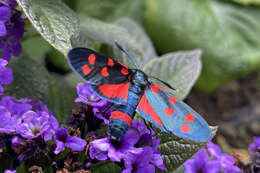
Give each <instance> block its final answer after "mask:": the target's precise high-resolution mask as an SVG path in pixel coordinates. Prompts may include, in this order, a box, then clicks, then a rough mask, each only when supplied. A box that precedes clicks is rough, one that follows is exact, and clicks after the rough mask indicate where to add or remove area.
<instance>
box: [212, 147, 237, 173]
mask: <svg viewBox="0 0 260 173" xmlns="http://www.w3.org/2000/svg"><path fill="white" fill-rule="evenodd" d="M207 148H208V152H209V154H210V156H211V157H212V158H213V159H217V160H218V161H219V162H220V164H221V167H222V168H223V169H224V170H225V171H226V172H227V173H229V172H230V173H233V172H234V173H239V172H241V171H240V169H239V168H238V167H237V166H234V164H235V162H236V160H235V159H234V158H233V157H232V156H230V155H228V154H226V153H222V151H221V148H220V147H219V146H218V145H217V144H214V143H213V142H209V143H208V144H207Z"/></svg>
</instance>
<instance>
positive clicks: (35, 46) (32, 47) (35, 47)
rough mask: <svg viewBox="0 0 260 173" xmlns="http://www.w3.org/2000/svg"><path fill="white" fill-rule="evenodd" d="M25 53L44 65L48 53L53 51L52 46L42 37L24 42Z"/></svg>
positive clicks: (35, 37)
mask: <svg viewBox="0 0 260 173" xmlns="http://www.w3.org/2000/svg"><path fill="white" fill-rule="evenodd" d="M22 48H23V52H25V53H26V54H27V55H29V56H30V57H31V58H32V59H33V60H35V61H37V62H39V63H44V59H45V56H46V54H47V52H49V51H50V50H51V45H50V44H49V43H48V42H46V41H45V40H44V39H43V38H42V37H41V36H40V35H38V36H34V37H29V38H28V39H26V40H24V41H23V42H22Z"/></svg>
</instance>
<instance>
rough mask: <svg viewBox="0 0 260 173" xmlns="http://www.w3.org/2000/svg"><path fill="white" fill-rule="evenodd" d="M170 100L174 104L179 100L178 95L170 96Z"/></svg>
mask: <svg viewBox="0 0 260 173" xmlns="http://www.w3.org/2000/svg"><path fill="white" fill-rule="evenodd" d="M169 101H170V102H171V103H172V104H175V103H176V102H177V101H178V99H177V98H176V97H170V98H169Z"/></svg>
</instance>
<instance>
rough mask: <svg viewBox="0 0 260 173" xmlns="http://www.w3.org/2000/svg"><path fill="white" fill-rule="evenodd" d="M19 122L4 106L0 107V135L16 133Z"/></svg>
mask: <svg viewBox="0 0 260 173" xmlns="http://www.w3.org/2000/svg"><path fill="white" fill-rule="evenodd" d="M16 124H17V120H16V119H15V118H13V117H12V116H11V113H10V112H9V111H8V110H7V109H6V108H5V107H3V106H0V133H7V134H8V133H11V132H15V128H16Z"/></svg>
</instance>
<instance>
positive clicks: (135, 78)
mask: <svg viewBox="0 0 260 173" xmlns="http://www.w3.org/2000/svg"><path fill="white" fill-rule="evenodd" d="M132 82H133V84H136V85H138V86H140V87H145V86H146V85H147V83H148V80H147V76H146V75H145V73H144V72H142V71H140V70H136V71H135V72H134V73H133V75H132Z"/></svg>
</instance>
